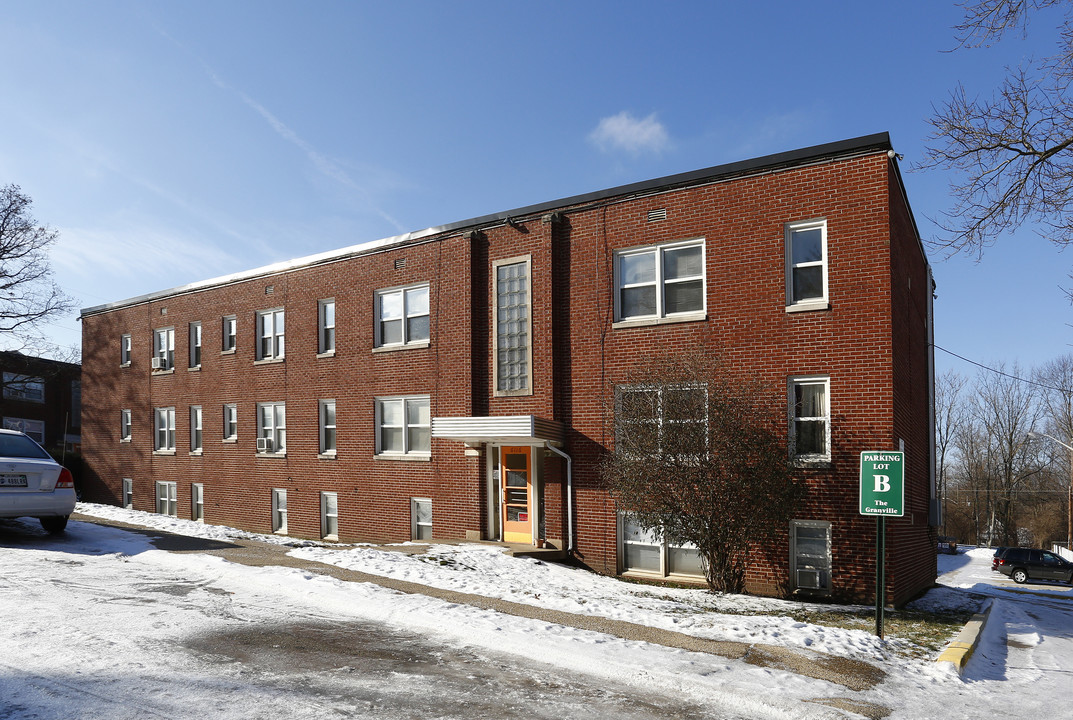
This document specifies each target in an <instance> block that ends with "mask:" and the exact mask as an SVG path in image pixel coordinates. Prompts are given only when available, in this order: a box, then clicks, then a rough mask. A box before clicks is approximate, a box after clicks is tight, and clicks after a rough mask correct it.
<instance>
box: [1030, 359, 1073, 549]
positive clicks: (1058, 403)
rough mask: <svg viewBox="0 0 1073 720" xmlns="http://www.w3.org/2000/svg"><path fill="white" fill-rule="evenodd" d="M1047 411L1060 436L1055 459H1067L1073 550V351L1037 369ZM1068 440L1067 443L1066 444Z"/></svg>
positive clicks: (1068, 529) (1068, 535) (1052, 447)
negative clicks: (1072, 447)
mask: <svg viewBox="0 0 1073 720" xmlns="http://www.w3.org/2000/svg"><path fill="white" fill-rule="evenodd" d="M1036 380H1037V382H1038V383H1039V384H1040V386H1041V388H1042V391H1041V398H1042V402H1043V407H1044V411H1045V414H1046V423H1047V433H1049V434H1051V435H1053V436H1054V437H1055V438H1056V439H1057V440H1058V446H1057V447H1056V446H1055V444H1053V443H1050V448H1049V449H1050V450H1051V451H1052V461H1053V460H1054V459H1057V458H1059V457H1061V458H1064V459H1065V460H1066V468H1065V469H1066V473H1063V474H1066V476H1067V478H1068V482H1066V483H1064V484H1065V485H1066V490H1067V494H1066V513H1065V514H1066V547H1068V548H1069V549H1071V550H1073V451H1071V450H1069V447H1068V446H1070V445H1073V355H1063V356H1062V357H1059V358H1056V359H1054V360H1052V361H1050V362H1049V363H1046V364H1045V365H1044V366H1043V367H1042V368H1040V369H1039V370H1038V371H1037V372H1036ZM1063 444H1064V445H1063Z"/></svg>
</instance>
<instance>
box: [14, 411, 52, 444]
mask: <svg viewBox="0 0 1073 720" xmlns="http://www.w3.org/2000/svg"><path fill="white" fill-rule="evenodd" d="M4 429H5V430H18V431H19V432H21V433H26V435H28V436H29V437H30V438H32V439H33V440H34V442H36V443H37V444H38V445H44V444H45V423H44V421H43V420H28V419H26V418H14V417H6V418H4Z"/></svg>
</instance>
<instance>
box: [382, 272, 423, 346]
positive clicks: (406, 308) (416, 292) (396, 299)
mask: <svg viewBox="0 0 1073 720" xmlns="http://www.w3.org/2000/svg"><path fill="white" fill-rule="evenodd" d="M428 339H429V312H428V285H415V286H413V287H405V288H394V289H391V290H381V291H379V292H378V293H376V346H377V347H386V346H390V345H412V344H418V343H421V344H424V343H427V342H428Z"/></svg>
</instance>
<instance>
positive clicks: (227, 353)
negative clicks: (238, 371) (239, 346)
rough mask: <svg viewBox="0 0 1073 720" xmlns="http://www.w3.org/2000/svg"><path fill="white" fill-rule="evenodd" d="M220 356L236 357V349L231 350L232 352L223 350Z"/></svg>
mask: <svg viewBox="0 0 1073 720" xmlns="http://www.w3.org/2000/svg"><path fill="white" fill-rule="evenodd" d="M220 354H221V355H234V354H235V348H231V349H230V350H221V351H220Z"/></svg>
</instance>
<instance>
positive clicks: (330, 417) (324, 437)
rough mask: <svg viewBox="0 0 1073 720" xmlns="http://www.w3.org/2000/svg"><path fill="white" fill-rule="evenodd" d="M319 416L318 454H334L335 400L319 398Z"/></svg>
mask: <svg viewBox="0 0 1073 720" xmlns="http://www.w3.org/2000/svg"><path fill="white" fill-rule="evenodd" d="M319 405H320V408H319V411H318V412H319V416H320V454H321V455H335V400H321V401H320V403H319Z"/></svg>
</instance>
